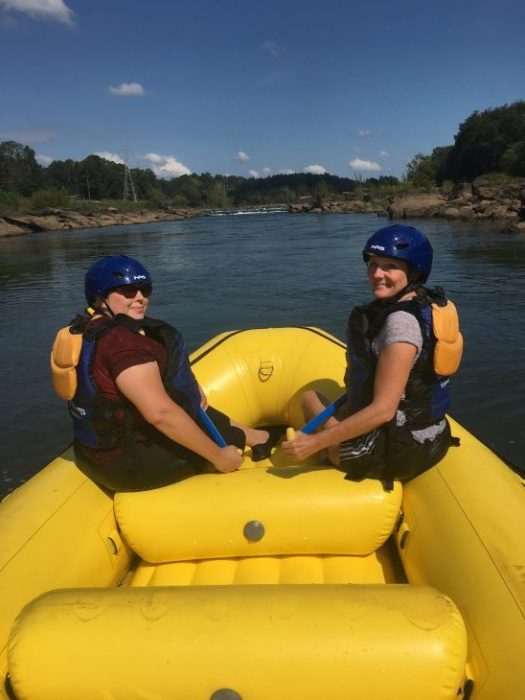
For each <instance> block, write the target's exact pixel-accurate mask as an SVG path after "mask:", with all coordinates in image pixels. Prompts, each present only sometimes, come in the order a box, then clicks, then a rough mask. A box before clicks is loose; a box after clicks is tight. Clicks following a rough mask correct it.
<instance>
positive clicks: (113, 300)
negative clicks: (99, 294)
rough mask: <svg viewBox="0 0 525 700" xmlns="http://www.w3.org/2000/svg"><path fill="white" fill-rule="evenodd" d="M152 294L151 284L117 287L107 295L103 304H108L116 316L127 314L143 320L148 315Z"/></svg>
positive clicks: (137, 319)
mask: <svg viewBox="0 0 525 700" xmlns="http://www.w3.org/2000/svg"><path fill="white" fill-rule="evenodd" d="M150 295H151V285H150V284H139V285H126V286H123V287H117V288H116V289H113V290H112V291H111V292H110V293H109V294H108V295H107V297H106V299H105V300H104V302H103V305H102V306H104V305H107V306H108V307H109V308H110V309H111V311H112V312H113V313H114V314H115V316H116V315H117V314H125V315H126V316H130V317H131V318H133V319H135V320H136V321H141V320H142V319H143V318H144V316H145V315H146V310H147V308H148V304H149V297H150Z"/></svg>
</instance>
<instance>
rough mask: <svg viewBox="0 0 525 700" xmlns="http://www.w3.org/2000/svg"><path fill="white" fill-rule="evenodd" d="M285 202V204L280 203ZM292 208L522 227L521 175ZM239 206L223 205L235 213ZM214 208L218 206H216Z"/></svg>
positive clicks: (81, 219)
mask: <svg viewBox="0 0 525 700" xmlns="http://www.w3.org/2000/svg"><path fill="white" fill-rule="evenodd" d="M275 206H277V205H264V206H260V205H259V206H256V205H252V206H249V205H248V206H243V207H242V211H243V212H246V211H250V210H253V211H257V213H260V212H261V211H262V210H267V211H272V210H273V209H274V208H275ZM279 206H284V207H285V208H286V205H279ZM287 210H288V212H289V213H291V214H302V213H313V214H377V215H378V216H388V218H389V219H391V220H400V219H401V220H410V219H416V218H417V219H421V218H423V219H425V218H427V219H429V218H440V219H448V220H458V221H465V222H467V221H477V220H480V221H495V222H501V228H502V229H503V230H505V231H515V232H520V233H521V232H523V233H525V178H513V179H512V180H508V179H507V180H505V181H504V182H499V183H498V182H497V181H496V182H495V181H494V180H493V179H491V177H490V176H483V177H480V178H477V179H476V180H475V181H474V182H473V183H463V184H461V185H459V186H457V187H455V188H454V190H453V191H452V192H451V193H450V194H445V193H443V192H439V191H436V192H413V191H410V192H404V193H403V192H401V193H398V194H395V195H391V196H389V197H388V198H385V197H377V196H375V194H374V193H373V192H372V191H370V192H369V193H368V192H366V190H365V191H363V192H360V193H359V194H358V195H351V194H349V195H347V196H346V197H344V198H341V199H338V200H333V199H330V200H329V199H324V200H323V201H319V200H313V199H312V198H310V197H304V198H302V199H301V201H299V202H293V203H290V204H288V206H287ZM237 211H239V209H237V210H236V209H228V210H224V213H225V214H226V213H228V214H231V213H236V212H237ZM210 213H211V212H210V211H209V210H204V209H190V208H164V209H156V210H150V209H137V210H122V209H117V208H114V207H106V208H102V209H99V210H94V211H83V210H77V209H66V208H63V209H62V208H61V209H56V208H47V209H42V210H39V211H31V212H16V213H15V212H13V213H10V214H6V213H3V214H2V215H1V216H0V238H1V237H7V236H20V235H23V234H25V233H41V232H42V233H43V232H46V231H64V230H72V229H85V228H101V227H105V226H122V225H129V224H147V223H153V222H155V221H177V220H181V219H191V218H195V217H199V216H205V215H208V214H210ZM214 213H217V212H214Z"/></svg>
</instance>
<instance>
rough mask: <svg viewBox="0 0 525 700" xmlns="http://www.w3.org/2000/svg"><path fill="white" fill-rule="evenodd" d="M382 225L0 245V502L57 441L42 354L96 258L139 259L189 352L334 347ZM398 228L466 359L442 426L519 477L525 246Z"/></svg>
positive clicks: (338, 219)
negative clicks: (431, 257)
mask: <svg viewBox="0 0 525 700" xmlns="http://www.w3.org/2000/svg"><path fill="white" fill-rule="evenodd" d="M387 223H388V222H387V221H386V219H384V218H382V217H377V216H375V215H338V214H331V215H315V214H305V215H290V214H286V213H267V214H258V215H244V216H243V215H236V216H233V215H232V216H210V217H203V218H199V219H192V220H187V221H177V222H163V223H155V224H148V225H139V226H120V227H111V228H105V229H95V230H93V229H91V230H81V231H68V232H56V233H46V234H29V235H26V236H22V237H18V238H7V239H0V257H1V262H2V264H1V266H0V301H1V305H2V312H3V317H4V332H3V333H2V342H1V344H0V382H1V383H0V386H1V387H2V391H1V393H0V415H1V417H2V425H3V430H2V440H1V447H0V454H1V457H0V496H1V495H3V494H5V493H8V492H9V491H11V490H12V489H13V488H15V487H16V486H17V485H19V484H20V483H23V481H25V480H26V479H27V478H28V477H29V476H31V475H32V474H34V473H35V472H36V471H38V470H39V469H40V468H41V467H42V466H44V465H45V464H46V463H47V462H48V461H49V460H50V459H51V458H52V457H54V456H56V454H58V453H59V452H60V451H62V449H63V448H64V447H65V446H66V445H67V444H68V443H69V441H70V424H69V418H68V416H67V411H66V406H65V404H64V403H63V402H62V401H61V400H60V399H58V398H57V397H55V395H54V394H53V391H52V388H51V384H50V376H49V351H50V347H51V344H52V341H53V338H54V335H55V332H56V330H57V329H58V328H59V327H61V326H63V325H66V324H67V323H68V322H69V321H70V320H71V318H72V317H73V316H74V314H75V313H76V312H77V311H79V310H81V309H82V308H83V306H84V299H83V276H84V273H85V271H86V269H87V268H88V267H89V265H90V264H91V263H92V262H93V261H94V260H95V259H97V258H98V257H101V256H103V255H108V254H115V253H123V254H127V255H130V256H132V257H136V258H138V259H139V260H141V261H142V262H143V263H144V264H145V265H146V267H147V268H148V269H149V270H150V272H151V274H152V275H153V277H154V280H155V291H154V294H153V297H152V302H151V304H150V314H151V315H152V316H154V317H157V318H162V319H164V320H166V321H169V322H170V323H173V324H174V325H177V327H178V328H180V330H182V332H183V333H184V336H185V338H186V344H187V346H188V348H189V349H190V350H193V349H195V348H197V347H198V346H199V345H200V344H202V343H203V342H204V341H205V340H207V339H209V338H211V337H212V336H214V335H215V334H217V333H219V332H221V331H224V330H232V329H238V328H250V327H269V326H286V325H314V326H318V327H321V328H323V329H325V330H327V331H329V332H331V333H333V334H334V335H336V336H338V337H339V338H344V331H345V324H346V320H347V317H348V313H349V310H350V309H351V307H352V306H353V305H354V304H355V303H364V302H366V301H367V300H369V298H370V293H369V290H368V285H367V282H366V278H365V268H364V264H363V262H362V258H361V253H360V251H361V249H362V246H363V244H364V242H365V240H366V238H367V237H368V236H369V235H370V234H371V233H373V232H374V231H375V230H376V229H377V228H379V227H380V226H382V225H385V224H387ZM411 223H412V224H413V225H416V226H419V227H420V228H421V229H422V230H424V231H425V232H426V233H427V234H428V236H429V238H430V239H431V241H432V244H433V246H434V250H435V262H434V269H433V273H432V277H431V282H433V283H434V284H440V285H442V286H444V287H445V289H446V290H447V293H448V294H449V296H450V297H451V298H452V299H453V300H454V301H455V302H456V304H457V306H458V309H459V312H460V319H461V325H462V330H463V333H464V337H465V355H464V361H463V364H462V366H461V369H460V372H459V374H458V375H457V376H456V377H455V380H454V384H453V407H452V410H451V415H452V416H453V417H454V418H456V419H457V420H458V421H459V422H460V423H462V424H463V425H464V426H465V427H466V428H467V429H468V430H470V431H471V432H473V433H474V434H475V435H476V436H477V437H478V438H480V439H481V440H482V441H483V442H485V443H486V444H487V445H489V446H490V447H491V448H492V449H494V450H495V451H497V452H498V453H499V454H501V455H502V456H503V457H504V458H506V459H507V460H510V461H512V462H513V463H515V464H516V465H517V466H518V467H519V468H521V469H525V456H524V455H525V425H524V423H525V421H524V419H525V411H524V409H523V393H524V392H523V384H524V377H525V372H524V364H525V363H524V360H523V357H524V354H525V323H524V318H525V236H523V235H519V234H512V233H502V232H501V226H492V225H487V224H484V225H480V224H463V223H462V224H456V223H451V222H448V221H444V220H426V221H419V222H418V221H411Z"/></svg>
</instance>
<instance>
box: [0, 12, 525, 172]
mask: <svg viewBox="0 0 525 700" xmlns="http://www.w3.org/2000/svg"><path fill="white" fill-rule="evenodd" d="M524 35H525V3H524V2H523V0H499V1H498V3H496V2H495V1H494V0H461V2H457V0H453V1H452V0H441V1H440V2H433V1H432V0H427V1H425V0H367V1H366V2H365V1H364V0H363V1H362V2H354V1H353V0H323V1H321V0H314V1H312V0H302V1H301V2H298V1H296V0H149V1H148V2H145V1H144V0H0V140H7V139H12V140H15V141H19V142H21V143H24V144H28V145H30V146H31V147H32V148H34V149H35V151H36V153H37V155H38V158H39V160H40V162H42V163H47V162H50V160H51V159H60V160H63V159H66V158H73V159H74V160H81V159H83V158H85V157H86V156H88V155H89V154H91V153H98V154H100V155H104V156H105V157H107V158H110V159H116V160H119V159H123V158H126V159H127V161H128V162H129V164H130V165H131V166H132V167H136V166H138V167H151V168H152V169H154V170H155V172H156V173H157V175H159V176H161V177H173V176H176V175H178V174H182V173H185V172H196V173H201V172H205V171H208V172H211V173H213V174H215V173H222V174H236V175H243V176H250V175H254V176H265V175H270V174H277V173H281V172H303V171H305V170H306V171H310V172H324V171H327V172H330V173H332V174H334V175H339V176H346V177H354V176H355V175H356V174H358V175H360V176H362V177H369V176H380V175H395V176H397V177H400V176H402V175H403V173H404V171H405V168H406V164H407V163H408V162H409V161H410V160H411V159H412V158H413V157H414V155H415V154H417V153H418V152H422V153H425V154H429V153H430V152H431V151H432V149H433V148H434V147H436V146H444V145H448V144H451V143H453V140H454V135H455V134H456V133H457V130H458V127H459V124H460V123H461V122H462V121H464V120H465V119H466V118H467V117H468V116H469V115H470V114H471V113H472V112H473V111H474V110H484V109H488V108H490V107H497V106H500V105H503V104H505V103H510V102H514V101H516V100H520V99H524V98H525V40H524V39H523V37H524Z"/></svg>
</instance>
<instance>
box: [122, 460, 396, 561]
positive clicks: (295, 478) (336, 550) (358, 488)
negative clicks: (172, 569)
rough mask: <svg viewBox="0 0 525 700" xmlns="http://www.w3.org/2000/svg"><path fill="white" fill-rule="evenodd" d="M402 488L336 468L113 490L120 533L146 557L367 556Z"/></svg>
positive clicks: (385, 530)
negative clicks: (347, 474)
mask: <svg viewBox="0 0 525 700" xmlns="http://www.w3.org/2000/svg"><path fill="white" fill-rule="evenodd" d="M401 495H402V487H401V485H400V484H398V483H396V484H395V488H394V490H392V491H385V490H384V489H383V486H382V484H381V483H380V482H378V481H375V480H365V481H362V482H359V483H356V482H351V481H347V480H345V478H344V474H343V473H342V472H340V471H338V470H337V469H333V468H326V467H322V468H319V467H318V468H305V467H288V468H283V469H271V468H270V469H247V470H241V471H238V472H235V473H233V474H228V475H223V474H201V475H198V476H195V477H192V478H190V479H186V480H184V481H181V482H179V483H176V484H171V485H170V486H166V487H164V488H160V489H155V490H152V491H142V492H135V493H118V494H116V496H115V502H114V508H115V515H116V518H117V522H118V524H119V527H120V531H121V534H122V537H123V538H124V540H125V541H126V542H127V543H128V544H129V546H130V547H131V548H132V549H133V550H134V551H135V552H136V553H137V554H138V555H139V556H140V557H141V559H143V560H144V561H146V562H149V563H152V564H163V563H168V562H176V561H192V560H203V559H222V558H224V559H231V558H237V557H261V556H265V557H268V556H281V555H299V556H302V555H311V554H316V555H317V554H320V555H347V556H362V557H365V556H368V555H370V554H372V553H373V552H376V550H378V549H379V548H380V547H381V546H382V545H383V544H384V542H385V541H386V540H387V538H388V537H389V535H390V534H391V532H392V530H393V527H394V525H395V523H396V519H397V517H398V514H399V509H400V506H401Z"/></svg>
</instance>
